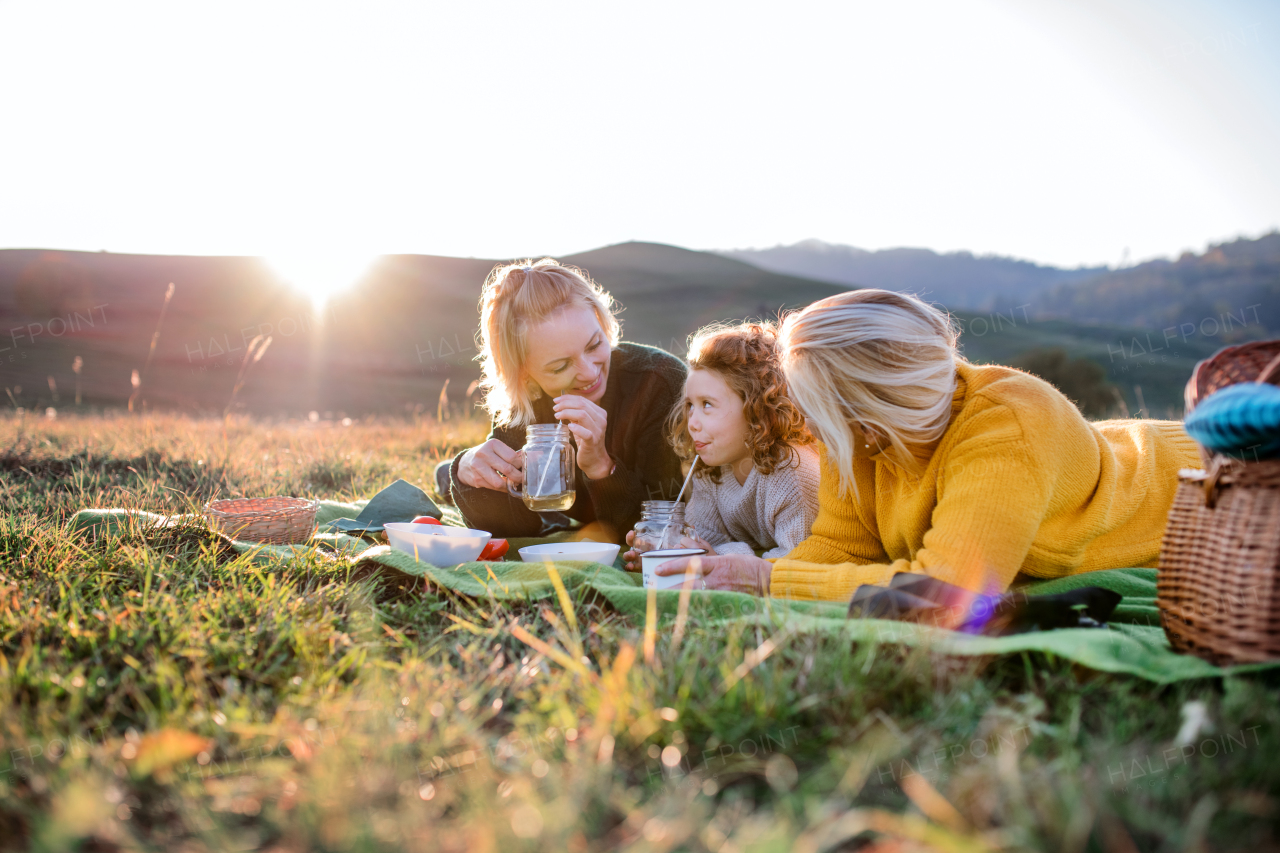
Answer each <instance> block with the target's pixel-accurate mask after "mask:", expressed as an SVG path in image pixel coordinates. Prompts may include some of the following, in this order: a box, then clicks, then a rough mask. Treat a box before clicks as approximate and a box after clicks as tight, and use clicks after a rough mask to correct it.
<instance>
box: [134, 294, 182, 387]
mask: <svg viewBox="0 0 1280 853" xmlns="http://www.w3.org/2000/svg"><path fill="white" fill-rule="evenodd" d="M173 288H174V285H173V282H169V287H168V289H167V290H165V292H164V304H163V305H161V306H160V319H159V320H158V321H156V330H155V332H153V333H152V335H151V346H150V348H148V349H147V360H146V362H145V363H144V364H143V365H142V372H141V373H139V372H138V371H136V370H135V371H134V372H133V377H132V384H133V393H132V394H130V395H129V411H131V412H132V411H133V403H134V400H136V399H138V395H139V394H141V393H142V380H143V379H145V378H146V376H147V368H149V367H151V359H152V358H154V357H155V354H156V344H157V343H159V342H160V329H161V327H163V326H164V315H165V313H166V312H168V310H169V300H170V299H172V298H173Z"/></svg>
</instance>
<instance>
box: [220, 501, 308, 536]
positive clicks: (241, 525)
mask: <svg viewBox="0 0 1280 853" xmlns="http://www.w3.org/2000/svg"><path fill="white" fill-rule="evenodd" d="M319 506H320V502H319V501H313V500H307V499H305V498H287V497H276V498H233V499H230V500H221V501H210V502H209V504H208V505H207V506H205V508H204V514H205V517H206V518H207V519H209V526H210V527H213V528H214V529H216V530H218V531H219V532H221V533H223V534H224V535H226V536H229V537H230V538H232V539H238V540H240V541H242V542H259V543H262V544H265V545H294V544H298V543H302V542H306V541H307V540H308V539H310V538H311V534H312V533H314V532H315V529H316V509H317V508H318V507H319Z"/></svg>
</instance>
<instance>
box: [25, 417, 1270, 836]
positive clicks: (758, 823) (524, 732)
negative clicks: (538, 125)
mask: <svg viewBox="0 0 1280 853" xmlns="http://www.w3.org/2000/svg"><path fill="white" fill-rule="evenodd" d="M483 433H484V426H483V425H482V424H479V423H476V422H467V421H463V422H458V423H454V422H448V423H446V424H443V425H440V424H436V423H434V422H432V421H379V422H367V423H355V424H352V425H350V426H347V427H343V426H341V425H337V424H315V425H312V424H296V423H295V424H266V423H251V422H247V421H234V422H233V423H232V424H231V425H230V426H229V427H227V428H226V430H225V431H224V428H223V426H222V424H221V423H220V422H214V421H194V420H189V419H185V418H179V417H167V416H160V415H148V416H145V417H138V418H131V417H124V416H119V417H111V416H100V417H83V418H77V417H70V418H68V417H60V418H59V419H58V420H53V421H47V420H39V421H33V420H30V419H26V420H23V419H19V418H15V417H10V418H8V419H6V420H3V421H0V500H3V507H4V517H3V521H2V522H0V848H3V849H34V850H66V849H85V850H116V849H121V850H135V849H136V850H183V851H200V850H274V851H295V850H296V851H303V850H406V849H408V850H418V849H421V850H459V851H462V850H493V851H508V850H524V849H528V850H535V849H540V850H570V851H587V850H605V849H609V850H612V849H626V850H655V851H657V850H712V851H786V850H804V851H815V853H816V852H817V851H834V850H881V851H888V850H942V851H968V850H985V849H1004V850H1063V851H1080V850H1099V851H1102V850H1116V851H1127V850H1133V849H1139V850H1166V849H1167V850H1199V849H1249V850H1255V851H1256V850H1266V849H1276V847H1277V838H1276V830H1275V827H1276V825H1277V823H1278V822H1280V768H1278V767H1277V766H1276V763H1275V756H1276V755H1277V754H1280V701H1277V700H1278V699H1280V689H1277V687H1275V686H1269V685H1267V684H1264V683H1262V682H1259V681H1248V680H1229V681H1227V682H1226V683H1223V684H1214V683H1205V684H1193V685H1180V686H1177V687H1173V688H1161V687H1156V686H1153V685H1150V684H1148V683H1145V682H1141V681H1137V680H1134V679H1130V678H1124V677H1114V676H1106V675H1101V674H1097V673H1093V672H1090V671H1087V670H1083V669H1079V668H1073V667H1071V666H1069V665H1067V664H1065V663H1062V662H1060V661H1056V660H1049V659H1046V658H1045V657H1042V656H1036V655H1028V656H1024V657H1020V658H1016V659H1003V660H994V661H975V660H964V661H960V660H956V659H951V658H945V657H940V656H931V655H929V654H928V653H927V652H924V651H915V652H908V651H904V650H902V649H900V648H897V647H893V646H862V647H850V646H848V645H845V644H840V643H836V642H833V641H831V640H830V639H828V638H822V637H810V636H791V637H788V638H785V640H780V641H778V642H777V643H776V645H775V642H774V641H775V640H778V638H770V637H769V636H767V634H763V633H759V632H757V630H756V629H754V628H752V629H749V630H746V631H742V630H737V631H733V630H731V631H727V632H726V631H725V630H723V629H712V628H710V627H708V626H704V625H700V624H698V623H697V622H696V621H692V622H690V623H689V624H687V625H684V626H682V627H681V628H680V629H679V630H676V629H675V628H674V627H673V626H671V625H662V626H659V629H658V630H657V632H656V635H651V638H650V640H651V642H652V653H651V656H650V654H648V653H647V651H646V637H645V626H643V625H635V624H630V623H628V622H627V621H625V620H623V619H622V618H620V617H619V616H618V615H616V614H613V613H610V612H608V611H607V610H606V609H604V608H603V607H602V606H601V605H600V604H599V603H597V602H592V601H574V602H572V607H571V608H569V609H568V610H566V609H565V608H564V607H563V605H562V606H560V607H557V608H554V609H553V608H548V607H544V606H537V607H516V608H512V607H508V606H505V605H502V604H500V603H495V602H491V601H469V600H462V599H458V598H446V599H440V598H436V597H434V596H432V595H427V594H424V593H423V591H422V590H418V589H414V590H405V589H402V588H400V587H397V586H395V585H393V584H389V583H386V582H384V581H382V580H380V579H379V578H378V577H357V576H354V575H353V574H352V572H351V570H350V569H349V568H348V567H347V566H346V565H345V564H343V563H340V562H337V561H335V560H333V559H330V558H326V557H323V556H315V557H314V558H311V559H309V560H306V561H301V562H294V563H290V564H287V565H286V564H279V565H268V566H264V565H260V564H254V563H251V562H249V561H247V560H246V559H244V558H242V557H238V556H236V555H234V554H232V553H227V552H225V551H223V550H221V549H220V548H219V546H218V543H217V540H216V539H214V538H211V537H209V536H208V535H207V534H206V533H205V532H204V531H203V530H202V529H201V528H200V527H198V526H193V527H188V528H182V529H176V530H170V531H167V532H165V533H163V534H152V535H150V536H149V537H144V536H142V535H140V534H138V533H128V532H123V533H121V534H119V535H112V536H105V537H100V538H98V539H96V540H88V539H78V538H73V537H71V536H70V535H69V534H68V533H67V528H66V522H67V521H68V519H69V518H70V517H71V515H72V514H73V513H74V512H75V511H76V510H78V509H80V508H83V507H89V506H128V507H136V508H141V509H147V510H152V511H161V512H166V513H169V512H182V511H192V510H197V509H198V508H199V507H200V506H201V505H203V503H204V502H205V501H206V500H208V499H209V498H211V497H214V496H237V495H250V496H257V495H268V494H294V495H311V496H320V497H327V498H340V499H354V498H359V497H367V496H370V495H372V494H373V493H374V492H376V491H377V490H378V489H379V488H381V487H382V486H384V485H386V484H387V483H389V482H390V481H391V480H393V479H394V478H396V477H404V478H405V479H407V480H409V481H410V482H415V483H418V484H420V485H422V486H424V487H425V488H428V489H429V490H430V487H431V485H432V477H431V471H432V468H433V466H434V464H435V462H436V461H437V460H438V459H440V458H443V457H444V456H446V455H451V454H452V453H454V452H456V450H457V449H459V448H460V447H463V446H467V445H469V444H471V443H474V442H475V441H477V440H478V439H479V438H481V437H482V435H483ZM517 622H518V624H519V626H520V627H518V628H513V625H514V624H515V623H517ZM525 630H527V631H528V632H529V633H527V634H526V633H524V631H525ZM521 637H523V638H524V639H521ZM578 662H580V664H581V665H579V663H578ZM566 667H568V668H566Z"/></svg>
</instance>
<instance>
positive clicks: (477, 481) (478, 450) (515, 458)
mask: <svg viewBox="0 0 1280 853" xmlns="http://www.w3.org/2000/svg"><path fill="white" fill-rule="evenodd" d="M523 468H524V460H523V458H522V456H521V454H520V451H519V450H512V449H511V448H510V447H507V445H506V443H505V442H502V441H499V440H498V439H496V438H491V439H489V440H488V441H486V442H485V443H484V444H482V445H480V446H479V447H473V448H471V449H470V450H468V451H467V452H466V453H464V454H462V460H461V461H459V462H458V479H459V480H461V481H462V482H463V483H465V484H467V485H468V486H471V487H472V488H475V489H493V490H494V491H498V492H505V491H506V490H507V482H508V481H510V482H511V483H513V484H515V485H517V486H518V485H520V484H521V483H523V482H524V470H523ZM504 477H505V478H506V479H503V478H504Z"/></svg>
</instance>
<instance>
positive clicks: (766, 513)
mask: <svg viewBox="0 0 1280 853" xmlns="http://www.w3.org/2000/svg"><path fill="white" fill-rule="evenodd" d="M776 344H777V329H776V327H775V326H774V325H773V324H772V323H743V324H741V325H738V326H731V327H726V326H718V325H717V326H711V327H708V328H705V329H702V330H701V331H699V332H698V333H697V335H695V336H694V338H693V341H692V343H691V344H690V345H689V355H688V359H687V361H688V365H689V375H688V378H687V379H686V380H685V384H684V399H683V400H680V401H679V402H677V404H676V405H675V407H674V408H673V409H672V411H671V415H670V417H669V419H668V422H667V423H668V428H667V432H668V435H669V437H670V441H671V445H672V446H673V447H674V448H675V451H676V454H677V455H678V456H680V457H681V458H682V459H684V460H686V461H689V462H691V464H693V465H694V466H696V470H695V472H694V477H693V491H692V495H691V497H690V498H689V506H688V508H687V509H686V510H685V520H686V521H687V522H688V523H689V524H691V525H693V527H694V529H695V531H696V532H697V534H698V537H697V538H685V539H683V540H682V541H681V547H685V548H704V549H706V551H707V553H708V555H715V554H745V555H747V556H752V555H755V554H759V553H760V552H762V551H763V552H764V556H765V557H781V556H783V555H785V554H787V553H788V552H789V551H790V550H791V549H792V548H794V547H795V546H796V545H798V544H799V543H800V542H801V541H803V540H804V539H805V538H806V537H807V536H808V535H809V528H810V527H811V526H812V525H813V521H814V519H815V518H816V517H817V515H818V483H819V481H820V479H821V476H820V471H819V463H818V451H817V449H816V448H815V446H814V439H813V436H812V435H811V434H810V433H809V431H808V429H807V428H806V427H805V421H804V417H803V416H802V415H801V414H800V411H799V409H797V408H796V406H795V404H794V403H792V402H791V400H790V399H788V398H787V385H786V380H785V378H784V377H783V374H782V368H781V365H780V364H779V361H778V353H777V347H776ZM631 541H632V540H631V537H630V536H628V544H631ZM626 561H627V564H628V566H629V567H636V568H638V562H639V560H638V555H637V553H636V552H635V551H629V552H628V553H627V555H626Z"/></svg>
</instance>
